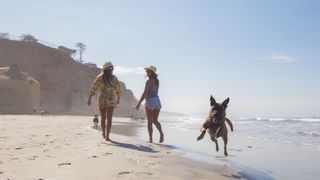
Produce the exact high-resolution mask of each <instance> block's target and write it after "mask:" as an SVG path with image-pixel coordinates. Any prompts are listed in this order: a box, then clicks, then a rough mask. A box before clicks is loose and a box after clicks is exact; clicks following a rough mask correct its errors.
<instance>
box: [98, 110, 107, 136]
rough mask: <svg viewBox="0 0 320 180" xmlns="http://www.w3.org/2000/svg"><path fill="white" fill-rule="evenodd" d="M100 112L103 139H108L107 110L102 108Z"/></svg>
mask: <svg viewBox="0 0 320 180" xmlns="http://www.w3.org/2000/svg"><path fill="white" fill-rule="evenodd" d="M99 110H100V115H101V131H102V137H103V138H106V109H105V108H102V109H99Z"/></svg>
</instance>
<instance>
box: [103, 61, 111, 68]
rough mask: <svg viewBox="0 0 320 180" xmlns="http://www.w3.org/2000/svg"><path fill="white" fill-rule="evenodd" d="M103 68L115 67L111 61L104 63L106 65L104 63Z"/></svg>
mask: <svg viewBox="0 0 320 180" xmlns="http://www.w3.org/2000/svg"><path fill="white" fill-rule="evenodd" d="M102 69H103V70H107V69H113V64H112V63H111V62H106V63H104V65H102Z"/></svg>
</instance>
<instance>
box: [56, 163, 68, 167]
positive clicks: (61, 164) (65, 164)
mask: <svg viewBox="0 0 320 180" xmlns="http://www.w3.org/2000/svg"><path fill="white" fill-rule="evenodd" d="M70 165H71V163H60V164H58V166H70Z"/></svg>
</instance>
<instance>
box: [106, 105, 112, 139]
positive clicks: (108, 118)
mask: <svg viewBox="0 0 320 180" xmlns="http://www.w3.org/2000/svg"><path fill="white" fill-rule="evenodd" d="M112 115H113V108H108V109H107V136H106V140H107V141H111V140H110V138H109V134H110V131H111V126H112Z"/></svg>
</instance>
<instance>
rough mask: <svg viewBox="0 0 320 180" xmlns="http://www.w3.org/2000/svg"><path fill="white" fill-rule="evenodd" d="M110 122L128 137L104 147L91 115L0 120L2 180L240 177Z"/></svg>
mask: <svg viewBox="0 0 320 180" xmlns="http://www.w3.org/2000/svg"><path fill="white" fill-rule="evenodd" d="M113 122H114V125H113V131H125V132H127V133H129V134H127V135H128V136H124V135H119V134H117V133H115V132H111V133H112V134H110V137H111V139H112V140H113V142H106V141H105V140H104V139H103V138H102V137H101V138H99V137H100V136H101V134H100V131H97V130H95V129H93V128H92V127H91V125H92V117H89V116H36V115H35V116H34V115H31V116H27V115H0V129H1V131H0V144H1V146H0V147H1V148H0V150H1V154H0V157H1V158H0V159H1V161H0V178H1V179H2V178H3V179H8V178H9V179H51V180H53V179H105V176H108V178H110V179H122V178H128V179H149V178H151V179H213V178H214V179H235V178H236V179H240V178H242V176H241V174H238V172H236V171H235V170H234V169H232V168H230V167H228V166H221V165H213V164H208V163H203V162H200V161H194V160H191V159H188V158H186V157H183V156H182V155H181V154H179V153H177V152H174V151H172V149H171V148H170V145H165V144H164V145H161V144H156V143H155V144H151V143H147V142H143V141H141V140H137V139H136V138H133V137H132V136H133V134H134V133H137V132H135V130H136V129H134V127H132V126H128V125H125V124H126V123H127V122H129V120H128V119H125V118H114V119H113ZM121 122H124V124H122V125H121ZM117 124H118V125H117ZM119 124H120V125H119ZM128 130H129V131H128ZM130 134H131V135H130ZM164 172H165V173H164Z"/></svg>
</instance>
